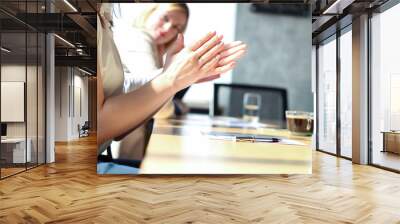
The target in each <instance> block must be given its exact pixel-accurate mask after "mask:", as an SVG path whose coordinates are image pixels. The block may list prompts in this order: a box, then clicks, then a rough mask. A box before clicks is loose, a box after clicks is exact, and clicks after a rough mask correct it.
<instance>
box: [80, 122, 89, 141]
mask: <svg viewBox="0 0 400 224" xmlns="http://www.w3.org/2000/svg"><path fill="white" fill-rule="evenodd" d="M89 130H90V125H89V121H85V123H84V124H83V125H82V127H81V126H80V125H79V124H78V131H79V138H80V137H87V136H89Z"/></svg>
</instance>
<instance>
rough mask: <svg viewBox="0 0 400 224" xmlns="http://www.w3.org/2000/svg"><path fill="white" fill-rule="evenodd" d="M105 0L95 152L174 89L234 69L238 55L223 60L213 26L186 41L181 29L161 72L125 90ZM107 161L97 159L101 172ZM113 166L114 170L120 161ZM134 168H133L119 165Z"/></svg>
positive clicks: (99, 30)
mask: <svg viewBox="0 0 400 224" xmlns="http://www.w3.org/2000/svg"><path fill="white" fill-rule="evenodd" d="M107 6H109V5H108V4H102V5H101V7H100V10H99V13H98V18H97V104H98V131H97V143H98V155H99V154H101V153H102V152H103V151H104V150H105V149H106V148H107V147H108V146H109V145H110V142H111V141H112V140H113V139H114V138H118V137H119V136H122V135H124V134H126V133H128V132H130V131H131V130H134V129H135V128H136V127H138V126H139V125H140V124H141V123H143V122H144V121H145V120H146V119H148V118H149V117H152V115H153V114H154V113H155V112H156V111H157V110H158V109H159V108H160V107H161V106H162V105H163V104H164V103H165V102H166V101H167V100H168V99H169V98H170V97H172V96H173V95H174V94H175V93H176V92H178V91H179V90H181V89H184V88H186V87H187V86H189V85H192V84H193V83H196V82H202V81H206V80H210V79H213V78H215V77H216V75H215V74H219V73H220V72H221V71H224V70H226V69H232V68H233V67H234V65H235V60H236V57H234V55H232V54H231V56H228V58H230V59H231V60H230V61H226V63H225V64H222V63H221V57H222V56H221V53H222V52H223V51H224V45H223V44H221V38H220V37H219V36H217V35H216V33H215V32H210V33H207V34H206V35H204V36H202V37H201V38H200V39H199V40H198V41H197V42H195V43H193V44H191V45H189V46H187V47H184V46H183V36H182V35H181V34H180V35H178V36H177V39H176V41H175V42H174V43H173V44H172V46H171V48H170V49H169V50H168V52H167V60H166V64H165V67H164V69H163V72H162V73H161V74H160V75H159V76H157V77H155V78H154V79H153V80H151V81H149V82H147V83H146V84H145V85H143V86H141V87H140V88H138V89H136V90H135V91H131V92H129V93H126V94H124V93H123V82H124V72H123V66H122V63H121V59H120V56H119V53H118V50H117V48H116V46H115V43H114V40H113V37H112V31H111V13H110V8H109V7H107ZM110 165H113V164H106V163H105V164H98V171H100V173H102V171H104V172H105V170H102V169H103V168H105V167H106V168H107V169H108V171H110V170H111V169H112V167H111V168H110ZM115 166H117V165H115ZM122 167H123V166H122ZM116 168H117V170H118V168H119V167H116ZM124 168H126V167H124ZM119 170H120V171H121V170H122V168H121V169H119ZM104 172H103V173H104ZM135 172H137V170H135V169H124V171H123V173H135ZM110 173H112V172H110ZM119 173H122V172H119Z"/></svg>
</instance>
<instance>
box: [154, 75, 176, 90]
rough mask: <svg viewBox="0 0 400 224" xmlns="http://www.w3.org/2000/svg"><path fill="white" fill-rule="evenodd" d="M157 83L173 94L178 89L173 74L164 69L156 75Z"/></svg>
mask: <svg viewBox="0 0 400 224" xmlns="http://www.w3.org/2000/svg"><path fill="white" fill-rule="evenodd" d="M156 81H157V84H158V85H160V86H162V88H163V89H165V90H166V91H167V93H168V95H173V94H175V93H176V92H178V91H179V87H178V86H177V84H176V80H175V76H174V75H173V74H171V72H170V71H164V72H163V73H161V75H159V76H158V77H157V80H156Z"/></svg>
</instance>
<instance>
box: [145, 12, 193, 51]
mask: <svg viewBox="0 0 400 224" xmlns="http://www.w3.org/2000/svg"><path fill="white" fill-rule="evenodd" d="M186 22H187V18H186V14H185V13H184V12H183V11H182V10H179V9H174V10H163V9H157V10H156V11H155V12H154V13H153V14H151V15H150V17H149V18H148V20H147V23H146V28H147V29H148V30H149V32H150V35H151V36H152V37H153V39H154V40H155V42H156V44H157V45H161V44H166V43H168V42H170V41H171V40H173V39H174V38H176V36H177V35H178V33H182V32H183V29H184V27H185V26H186Z"/></svg>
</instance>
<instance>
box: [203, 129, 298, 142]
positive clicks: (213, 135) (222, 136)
mask: <svg viewBox="0 0 400 224" xmlns="http://www.w3.org/2000/svg"><path fill="white" fill-rule="evenodd" d="M201 133H202V134H203V135H204V136H207V137H209V138H210V139H217V140H226V141H239V142H244V141H245V142H253V143H280V144H285V145H306V144H304V143H302V142H299V141H296V140H292V139H287V138H282V137H278V136H270V135H256V134H243V133H235V132H218V131H202V132H201Z"/></svg>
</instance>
